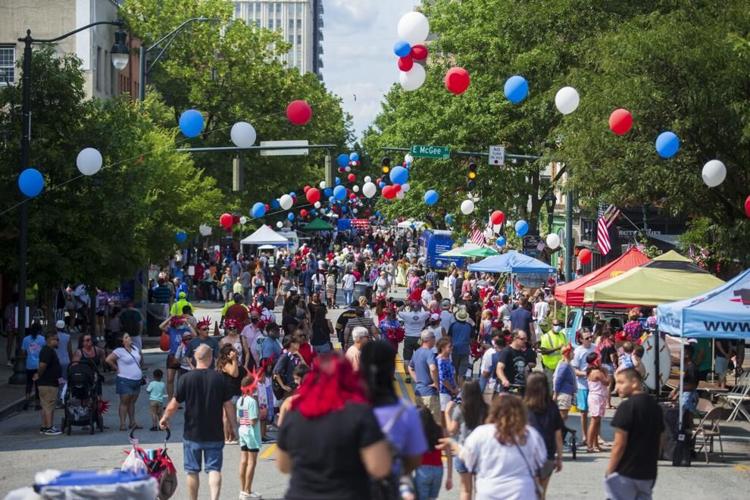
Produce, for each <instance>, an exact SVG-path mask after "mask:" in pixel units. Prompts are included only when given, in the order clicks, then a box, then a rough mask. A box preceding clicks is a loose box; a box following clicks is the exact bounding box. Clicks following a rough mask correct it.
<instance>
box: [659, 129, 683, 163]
mask: <svg viewBox="0 0 750 500" xmlns="http://www.w3.org/2000/svg"><path fill="white" fill-rule="evenodd" d="M679 150H680V138H679V137H677V134H675V133H674V132H662V133H661V134H659V137H657V138H656V152H657V153H659V156H661V157H662V158H672V157H673V156H674V155H676V154H677V151H679Z"/></svg>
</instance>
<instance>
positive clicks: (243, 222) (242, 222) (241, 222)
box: [240, 215, 247, 226]
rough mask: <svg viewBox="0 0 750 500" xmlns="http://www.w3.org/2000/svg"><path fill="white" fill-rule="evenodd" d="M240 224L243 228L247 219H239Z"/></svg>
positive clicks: (243, 217)
mask: <svg viewBox="0 0 750 500" xmlns="http://www.w3.org/2000/svg"><path fill="white" fill-rule="evenodd" d="M240 224H242V225H243V226H244V225H245V224H247V217H245V216H244V215H243V216H242V217H240Z"/></svg>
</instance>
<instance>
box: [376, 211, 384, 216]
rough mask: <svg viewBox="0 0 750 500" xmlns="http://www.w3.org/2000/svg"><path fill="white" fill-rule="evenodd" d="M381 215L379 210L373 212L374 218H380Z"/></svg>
mask: <svg viewBox="0 0 750 500" xmlns="http://www.w3.org/2000/svg"><path fill="white" fill-rule="evenodd" d="M382 216H383V214H382V213H381V212H380V210H378V211H376V212H375V217H382Z"/></svg>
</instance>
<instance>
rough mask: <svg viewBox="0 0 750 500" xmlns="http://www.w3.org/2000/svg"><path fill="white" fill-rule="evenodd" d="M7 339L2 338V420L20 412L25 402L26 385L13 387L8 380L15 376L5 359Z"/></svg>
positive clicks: (0, 394) (0, 370) (0, 385)
mask: <svg viewBox="0 0 750 500" xmlns="http://www.w3.org/2000/svg"><path fill="white" fill-rule="evenodd" d="M7 340H8V339H7V337H0V353H1V354H0V359H2V361H0V420H2V419H4V418H7V417H8V416H10V415H12V414H14V413H15V412H16V411H18V410H20V407H21V405H23V402H24V393H25V392H26V386H25V385H11V384H9V383H8V379H9V378H10V376H11V375H13V368H11V367H9V366H8V365H7V361H8V360H6V359H5V343H6V342H7Z"/></svg>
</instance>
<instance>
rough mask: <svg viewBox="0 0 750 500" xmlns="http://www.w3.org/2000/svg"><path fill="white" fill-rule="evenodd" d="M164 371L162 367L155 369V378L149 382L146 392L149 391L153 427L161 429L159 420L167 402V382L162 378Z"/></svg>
mask: <svg viewBox="0 0 750 500" xmlns="http://www.w3.org/2000/svg"><path fill="white" fill-rule="evenodd" d="M163 376H164V372H162V371H161V370H160V369H158V368H157V369H156V370H154V380H152V381H151V382H149V383H148V386H147V387H146V392H148V405H149V408H150V409H151V429H150V430H152V431H158V430H159V420H160V419H161V414H162V412H163V411H164V404H165V403H166V402H167V384H165V383H164V382H162V380H161V378H162V377H163Z"/></svg>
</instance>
